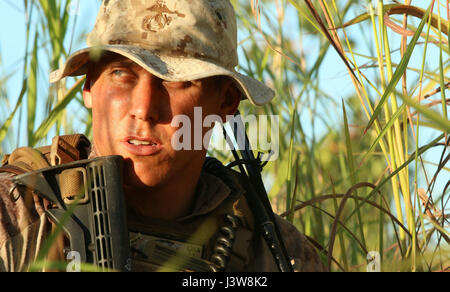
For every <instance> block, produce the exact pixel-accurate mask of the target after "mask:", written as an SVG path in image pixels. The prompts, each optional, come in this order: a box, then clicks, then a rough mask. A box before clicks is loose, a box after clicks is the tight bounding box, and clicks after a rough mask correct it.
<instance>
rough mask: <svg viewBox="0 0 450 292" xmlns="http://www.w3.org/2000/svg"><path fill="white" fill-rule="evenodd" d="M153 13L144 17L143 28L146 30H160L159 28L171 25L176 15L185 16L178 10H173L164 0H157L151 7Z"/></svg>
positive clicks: (149, 9)
mask: <svg viewBox="0 0 450 292" xmlns="http://www.w3.org/2000/svg"><path fill="white" fill-rule="evenodd" d="M147 10H148V11H151V12H152V13H151V15H149V16H147V17H145V18H144V21H143V22H142V28H143V29H144V30H146V31H151V32H158V30H162V29H164V28H165V27H166V26H168V25H170V23H171V22H172V20H173V17H172V16H174V15H176V16H178V17H185V15H184V14H182V13H179V12H178V11H172V10H170V9H169V7H167V5H166V3H164V1H162V0H158V1H156V4H155V5H153V6H152V7H150V8H147Z"/></svg>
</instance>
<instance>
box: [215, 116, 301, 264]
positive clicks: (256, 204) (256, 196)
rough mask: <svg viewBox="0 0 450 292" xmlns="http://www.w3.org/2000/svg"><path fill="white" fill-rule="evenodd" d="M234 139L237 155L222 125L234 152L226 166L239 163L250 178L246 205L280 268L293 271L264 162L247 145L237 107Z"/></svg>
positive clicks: (248, 143) (234, 121)
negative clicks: (263, 173) (266, 184)
mask: <svg viewBox="0 0 450 292" xmlns="http://www.w3.org/2000/svg"><path fill="white" fill-rule="evenodd" d="M231 126H232V129H233V134H234V138H235V142H236V144H237V146H238V149H239V152H240V154H241V157H239V154H238V152H237V151H236V148H235V146H234V145H233V142H232V140H231V139H230V136H229V135H228V133H227V131H226V130H225V127H224V128H223V132H224V136H225V139H226V140H227V142H228V144H229V146H230V147H231V151H232V153H233V156H234V159H235V162H233V163H231V164H230V165H229V166H235V165H238V166H239V170H240V172H241V173H242V174H243V175H246V176H247V178H248V180H249V182H250V183H249V189H248V190H247V192H246V199H247V201H248V204H249V207H250V208H251V209H252V211H253V213H254V217H255V220H256V222H257V226H258V227H259V231H260V232H261V234H262V235H263V238H264V240H265V242H266V243H267V246H268V247H269V249H270V251H271V253H272V255H273V257H274V259H275V262H276V263H277V266H278V269H279V270H280V272H293V268H292V264H291V263H290V260H289V256H288V254H287V251H286V247H285V245H284V242H283V239H282V237H281V233H280V231H279V228H278V226H277V223H276V221H275V216H274V212H273V210H272V206H271V204H270V201H269V198H268V196H267V192H266V189H265V187H264V183H263V180H262V177H261V171H262V168H263V166H264V165H263V164H262V162H261V160H260V158H259V155H258V158H255V156H254V154H253V151H252V150H251V147H250V142H249V139H248V136H247V134H246V131H245V126H244V123H243V122H242V119H241V117H240V112H239V111H238V112H237V113H236V115H235V117H234V120H233V123H231Z"/></svg>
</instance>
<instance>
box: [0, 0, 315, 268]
mask: <svg viewBox="0 0 450 292" xmlns="http://www.w3.org/2000/svg"><path fill="white" fill-rule="evenodd" d="M88 45H89V47H88V48H87V49H84V50H81V51H78V52H76V53H74V54H73V55H72V56H70V57H69V58H68V60H67V62H66V64H65V65H64V66H63V67H62V68H61V69H60V70H57V71H56V72H53V73H52V74H51V82H57V81H59V80H61V79H62V78H65V77H67V76H80V75H86V83H85V86H84V89H83V99H84V102H85V105H86V107H87V108H89V109H92V115H93V123H92V125H93V142H92V147H91V148H90V149H84V150H83V151H81V150H80V153H82V152H85V153H86V156H87V154H89V155H88V156H89V158H94V157H100V156H108V155H120V156H122V157H123V159H124V171H123V173H124V178H123V180H124V186H123V187H124V192H125V199H126V210H127V216H128V217H127V221H128V227H129V230H130V244H131V250H132V269H133V270H134V271H155V270H158V269H159V268H161V267H162V266H165V267H166V268H168V269H172V270H180V271H188V270H189V271H242V272H245V271H277V270H278V268H277V264H276V261H275V260H274V257H273V255H272V254H271V251H270V249H269V248H268V247H267V244H265V242H264V240H263V239H262V236H261V233H260V232H259V231H258V230H257V229H258V228H257V227H256V226H255V225H256V223H255V222H256V221H257V220H255V219H257V218H255V214H254V212H253V211H252V210H251V208H250V207H249V205H250V204H249V202H247V200H246V199H245V196H244V194H245V193H246V192H247V191H248V186H247V182H246V181H245V179H243V177H242V176H240V175H239V174H237V173H236V172H234V171H231V170H228V169H226V168H221V167H217V163H210V165H215V166H214V167H215V170H214V167H206V164H207V163H205V160H206V152H207V149H205V148H203V149H201V150H193V149H182V150H175V148H176V147H174V146H175V145H174V143H173V139H172V138H173V136H174V134H175V132H176V131H177V129H178V127H175V126H174V124H173V121H174V119H175V118H176V117H179V116H185V117H186V116H187V117H189V119H193V117H194V109H195V108H201V109H202V114H203V117H206V116H208V115H218V116H220V117H221V119H222V120H223V121H225V120H226V116H229V115H234V114H235V113H236V111H237V108H238V106H239V103H240V102H241V100H242V99H248V100H249V102H251V103H252V104H254V105H263V104H266V103H268V102H270V101H271V100H272V98H273V96H274V93H273V91H272V90H271V89H269V88H268V87H266V86H265V85H264V84H262V83H260V82H258V81H256V80H254V79H252V78H250V77H248V76H244V75H242V74H239V73H237V72H236V71H235V67H236V66H237V65H238V56H237V27H236V18H235V14H234V9H233V7H232V5H231V3H230V2H229V1H228V0H212V1H211V0H195V1H192V0H157V1H155V0H104V1H103V4H102V7H101V8H100V11H99V14H98V17H97V21H96V24H95V27H94V29H93V31H92V32H91V33H90V35H89V37H88ZM197 130H198V129H197ZM208 130H210V129H208V128H202V131H203V132H202V134H203V135H205V134H206V132H207V131H208ZM77 141H78V140H77ZM77 143H78V144H77V148H78V149H81V148H83V147H87V144H83V145H81V146H82V147H79V146H80V145H79V144H80V143H79V142H77ZM82 156H83V155H80V156H79V158H82ZM7 158H8V157H7ZM9 158H10V157H9ZM86 158H87V157H86ZM53 160H55V159H53ZM9 161H11V160H9ZM60 162H61V161H60ZM4 163H5V165H6V168H3V171H5V172H4V173H0V270H6V271H18V270H23V269H26V267H27V265H28V264H30V263H31V262H33V260H34V259H35V258H36V255H37V254H38V252H39V250H40V248H41V246H42V244H43V242H44V240H45V239H46V238H47V237H48V234H49V232H50V229H51V224H50V223H49V220H48V219H47V217H46V215H45V212H44V210H45V209H46V208H47V207H48V206H46V204H45V201H43V200H42V199H41V198H39V197H38V196H37V195H36V194H33V193H30V192H26V191H24V190H22V189H20V188H15V187H14V184H13V183H12V181H11V179H12V177H13V176H14V175H15V174H18V173H20V171H19V172H16V173H14V172H15V170H17V167H15V166H14V165H9V168H8V165H7V164H8V159H5V160H4ZM10 164H11V163H10ZM275 221H276V222H275V223H276V225H278V227H279V229H280V234H281V237H282V241H284V244H285V247H286V251H287V254H288V256H289V259H288V260H289V261H290V264H293V268H294V270H296V271H323V270H324V268H323V265H322V264H321V262H320V260H319V258H318V256H317V254H316V252H315V250H314V248H313V247H312V245H311V244H310V243H309V241H308V240H307V239H306V238H305V236H303V235H302V234H300V233H299V232H298V231H297V230H296V228H295V227H294V226H292V225H290V224H289V223H288V222H287V221H285V220H283V219H281V218H280V217H278V216H276V220H275ZM168 249H169V252H168V251H167V250H168ZM56 250H57V253H61V250H62V248H59V249H58V248H56ZM163 251H165V252H166V253H164V252H163ZM170 251H172V252H176V253H177V254H182V255H183V257H184V259H185V260H184V261H183V262H182V263H179V262H178V263H176V264H173V263H172V265H171V264H170V263H171V257H170V254H171V253H170ZM60 258H62V256H61V257H60Z"/></svg>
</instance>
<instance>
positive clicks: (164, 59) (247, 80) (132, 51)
mask: <svg viewBox="0 0 450 292" xmlns="http://www.w3.org/2000/svg"><path fill="white" fill-rule="evenodd" d="M104 51H108V52H113V53H116V54H119V55H122V56H124V57H126V58H128V59H130V60H132V61H133V62H135V63H136V64H138V65H139V66H141V67H143V68H144V69H146V70H147V71H148V72H150V73H151V74H153V75H155V76H157V77H159V78H161V79H163V80H166V81H174V82H181V81H191V80H198V79H203V78H207V77H212V76H229V77H231V78H232V79H233V80H235V81H236V84H237V85H238V87H239V89H240V91H241V92H242V94H243V95H244V96H245V97H246V98H247V99H248V100H249V101H250V102H251V103H252V104H254V105H264V104H267V103H269V102H270V101H271V100H272V99H273V98H274V96H275V93H274V91H273V90H272V89H270V88H269V87H267V86H266V85H265V84H263V83H262V82H260V81H258V80H256V79H254V78H251V77H249V76H246V75H243V74H240V73H238V72H236V71H230V70H227V69H225V68H223V67H221V66H218V65H216V64H214V63H212V62H208V61H204V60H199V59H194V58H184V57H173V56H163V55H158V54H155V53H152V52H151V51H149V50H146V49H143V48H139V47H136V46H130V45H110V46H101V47H91V48H86V49H83V50H80V51H78V52H75V53H74V54H72V55H71V56H70V57H69V58H68V59H67V61H66V63H65V64H64V66H63V67H62V68H61V69H59V70H56V71H54V72H52V73H51V74H50V82H52V83H54V82H58V81H60V80H61V79H63V78H64V77H67V76H80V75H84V74H86V73H87V71H88V64H89V63H90V62H91V61H92V60H95V59H96V58H95V56H100V55H101V53H102V52H104ZM97 59H98V58H97Z"/></svg>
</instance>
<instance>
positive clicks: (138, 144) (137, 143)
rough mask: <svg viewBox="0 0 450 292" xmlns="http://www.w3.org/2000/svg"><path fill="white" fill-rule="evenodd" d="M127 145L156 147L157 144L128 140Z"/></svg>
mask: <svg viewBox="0 0 450 292" xmlns="http://www.w3.org/2000/svg"><path fill="white" fill-rule="evenodd" d="M128 144H130V145H136V146H152V147H154V146H158V144H157V143H155V142H150V141H141V140H134V139H133V140H128Z"/></svg>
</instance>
